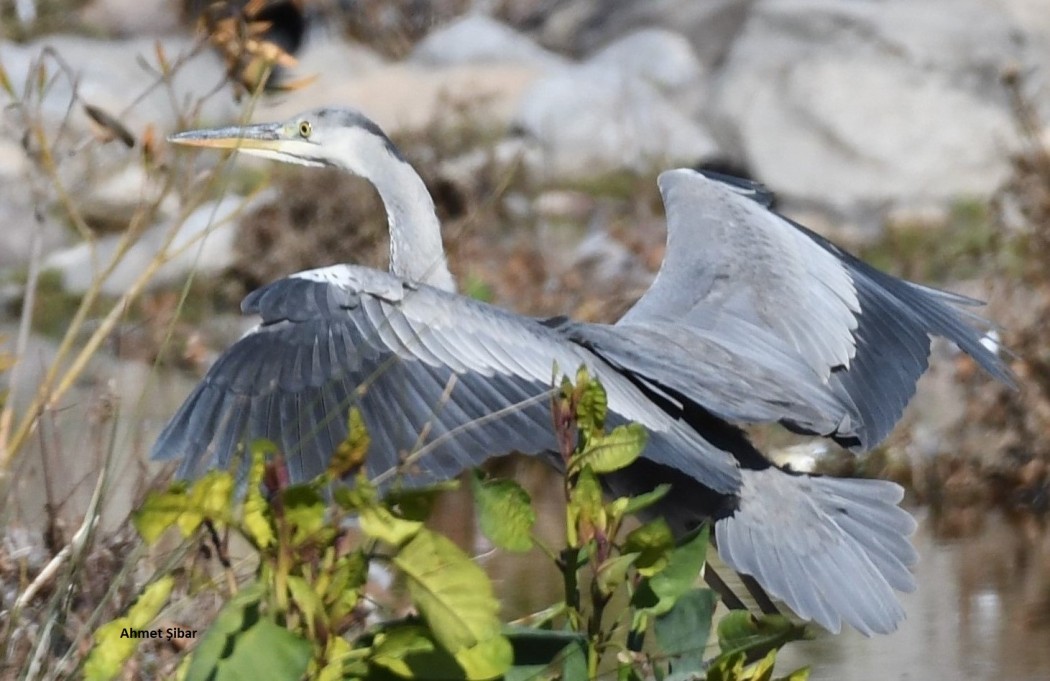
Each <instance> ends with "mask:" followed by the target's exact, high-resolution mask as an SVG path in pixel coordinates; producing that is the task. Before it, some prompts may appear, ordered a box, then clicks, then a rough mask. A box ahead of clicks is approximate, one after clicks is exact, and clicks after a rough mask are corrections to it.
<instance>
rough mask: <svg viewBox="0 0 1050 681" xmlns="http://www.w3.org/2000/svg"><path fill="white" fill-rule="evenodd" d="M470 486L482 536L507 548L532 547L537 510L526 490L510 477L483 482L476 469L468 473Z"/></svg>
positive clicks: (515, 549)
mask: <svg viewBox="0 0 1050 681" xmlns="http://www.w3.org/2000/svg"><path fill="white" fill-rule="evenodd" d="M470 487H471V490H473V492H474V505H475V508H476V509H477V516H478V522H479V524H480V525H481V531H482V532H483V533H484V535H485V536H486V537H488V538H489V540H490V541H492V543H493V544H495V545H496V546H497V547H499V548H501V549H504V550H507V551H528V550H529V549H531V548H532V527H533V525H535V524H536V512H535V511H534V510H533V509H532V500H531V499H530V498H529V493H528V492H526V491H525V490H524V489H522V487H521V485H519V484H518V483H516V482H514V481H513V480H489V481H484V480H482V478H481V473H480V472H479V471H477V470H476V469H475V470H474V472H473V474H472V475H471V476H470Z"/></svg>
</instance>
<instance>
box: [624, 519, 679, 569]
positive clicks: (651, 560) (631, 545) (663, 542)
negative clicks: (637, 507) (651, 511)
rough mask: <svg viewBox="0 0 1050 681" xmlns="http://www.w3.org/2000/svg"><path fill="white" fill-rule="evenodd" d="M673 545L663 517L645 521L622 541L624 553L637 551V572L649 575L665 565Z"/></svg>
mask: <svg viewBox="0 0 1050 681" xmlns="http://www.w3.org/2000/svg"><path fill="white" fill-rule="evenodd" d="M674 548H675V546H674V535H672V534H671V528H670V527H669V526H668V525H667V521H666V520H664V519H663V518H657V519H656V520H654V521H652V522H649V523H646V524H645V525H642V526H641V527H638V528H636V529H634V530H632V531H631V533H630V534H628V535H627V539H626V540H625V541H624V547H623V550H624V552H625V553H637V554H638V560H637V561H635V567H636V568H637V569H638V574H640V575H642V576H644V577H651V576H652V575H654V574H656V573H657V572H659V571H661V570H663V569H664V567H666V566H667V562H668V558H669V556H670V553H671V551H672V550H673V549H674Z"/></svg>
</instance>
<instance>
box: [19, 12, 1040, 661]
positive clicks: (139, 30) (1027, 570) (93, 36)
mask: <svg viewBox="0 0 1050 681" xmlns="http://www.w3.org/2000/svg"><path fill="white" fill-rule="evenodd" d="M260 90H264V91H262V92H260ZM0 105H2V113H0V388H2V390H3V392H2V393H0V406H2V412H0V456H2V461H0V465H2V468H0V471H2V472H0V475H2V478H0V494H2V497H0V517H2V518H3V524H2V527H3V529H2V530H0V535H2V537H0V599H2V601H0V609H3V608H7V607H9V603H11V602H12V600H13V598H14V597H15V596H16V595H17V593H18V592H19V590H20V589H21V588H22V587H23V586H24V583H25V579H26V575H34V574H36V573H37V572H38V571H39V570H40V569H41V567H42V566H43V565H44V564H46V563H47V562H48V560H50V559H51V557H52V556H53V555H54V554H55V553H56V552H57V551H58V550H59V549H60V548H61V547H63V546H65V545H66V544H67V543H68V542H69V540H70V538H71V536H72V535H73V533H74V532H75V531H76V529H77V528H78V527H79V526H80V525H81V523H82V521H83V518H84V515H85V513H86V512H88V510H89V509H91V508H94V506H93V504H95V506H97V507H98V508H97V510H98V511H99V512H100V513H101V517H102V524H101V529H100V532H99V539H98V541H97V544H96V548H95V550H94V552H93V553H92V554H91V555H90V558H89V560H90V561H91V563H90V564H91V566H92V567H93V568H94V569H93V570H91V571H90V573H89V574H88V575H86V576H85V584H84V585H83V588H82V592H83V593H82V594H81V595H80V598H82V599H83V601H84V603H85V607H88V606H89V605H90V604H91V603H92V602H93V599H98V598H101V594H102V593H104V592H105V590H106V588H107V586H108V584H109V582H110V576H111V575H112V574H113V572H114V571H115V570H116V569H117V567H118V566H119V565H120V563H121V560H122V556H123V555H124V552H125V551H126V550H127V547H128V546H130V545H131V542H132V541H133V540H132V535H131V532H130V531H129V530H128V529H127V524H126V522H125V519H126V517H127V514H128V512H129V511H130V510H131V509H132V508H133V507H134V506H135V504H136V503H137V502H138V500H140V499H141V498H142V495H143V494H144V493H145V491H146V490H148V489H150V487H151V486H152V485H156V484H158V481H161V482H163V481H165V480H167V478H168V476H169V475H170V473H169V472H168V471H165V470H162V469H161V468H160V467H157V466H155V465H153V464H150V463H148V462H147V461H146V454H147V452H148V450H149V447H150V446H151V444H152V442H153V440H154V438H155V437H156V434H157V433H158V432H159V430H160V428H161V427H162V426H163V425H164V423H165V421H166V419H167V418H168V417H169V416H170V415H171V414H172V413H173V412H174V411H175V409H176V408H177V406H178V405H179V404H180V403H181V401H182V399H183V398H184V397H185V395H186V394H187V393H188V392H189V390H190V388H191V387H192V386H193V385H194V383H195V382H196V381H197V380H198V379H199V378H200V376H201V375H202V374H203V372H204V371H205V369H206V368H207V366H208V365H209V363H210V362H211V361H213V360H214V358H215V357H216V356H217V353H219V352H221V351H222V350H223V349H224V348H225V347H226V346H227V345H228V344H229V343H230V342H232V341H233V340H235V339H236V338H237V337H238V336H239V335H240V334H241V333H243V332H244V330H246V329H247V328H248V327H249V326H250V325H251V324H253V321H252V320H250V319H243V318H241V317H240V316H239V314H238V312H237V309H238V308H237V305H238V302H239V300H240V298H241V297H242V296H243V295H244V294H245V293H246V292H248V291H250V290H252V289H253V288H255V287H257V286H259V285H261V284H263V283H266V282H268V281H271V280H273V279H275V278H278V277H280V276H283V275H287V274H289V273H292V272H295V271H298V270H302V269H307V268H311V267H319V266H323V265H328V264H333V263H337V262H355V263H360V264H368V265H373V266H376V267H381V268H385V267H386V259H387V248H388V246H387V242H386V220H385V216H384V213H383V209H382V206H381V204H380V202H379V200H378V197H376V196H375V195H374V194H373V192H372V190H371V188H370V187H368V186H367V184H366V183H365V182H364V181H361V180H356V179H354V178H349V177H345V176H343V175H341V174H339V173H337V172H334V171H331V172H330V171H323V170H322V171H318V170H312V169H297V168H288V167H275V166H273V165H269V164H266V163H262V162H260V163H253V162H251V160H250V159H242V160H239V161H238V162H237V163H236V164H235V165H234V164H229V163H227V162H226V161H224V160H222V159H221V158H220V157H219V155H218V154H203V155H200V156H197V155H195V154H183V153H180V154H178V155H176V153H175V151H174V149H172V148H171V147H169V146H168V145H167V143H166V142H165V141H164V138H165V136H166V135H168V134H169V133H171V132H174V131H176V130H180V129H186V128H189V127H199V126H203V125H220V124H226V123H232V122H234V121H236V120H239V119H244V118H250V119H252V120H260V121H262V120H275V119H279V118H284V117H287V116H290V115H292V114H295V113H297V112H299V111H302V110H304V109H307V108H310V107H314V106H321V105H337V106H352V107H356V108H358V109H360V110H361V111H363V112H364V113H365V114H366V115H368V116H369V117H371V118H373V119H374V120H375V121H376V122H378V123H379V124H380V125H381V126H382V127H383V128H384V129H385V130H386V131H387V132H388V133H389V134H390V135H391V137H392V138H393V139H394V141H395V142H396V143H397V144H398V146H399V147H400V148H401V150H402V151H403V152H404V154H405V156H406V157H407V158H408V159H409V160H410V161H411V162H412V163H413V164H414V165H415V166H416V167H417V169H418V170H419V171H420V173H421V174H422V175H423V177H424V179H425V180H426V183H427V185H428V187H429V188H430V190H431V193H432V194H433V195H434V197H435V201H436V203H437V208H438V211H439V215H440V217H441V218H442V221H443V225H444V237H445V243H446V248H447V249H448V251H449V260H450V265H451V268H452V270H453V272H454V274H455V275H456V277H457V279H458V281H459V282H461V287H462V288H463V293H465V294H468V295H472V296H475V297H477V298H480V299H483V300H486V301H490V302H493V303H495V304H498V305H501V306H505V307H507V308H510V309H513V310H515V311H517V312H521V313H525V314H533V315H554V314H568V315H571V316H573V317H576V318H578V319H583V320H591V321H613V320H615V319H617V318H618V317H619V315H620V314H621V313H622V312H623V311H624V310H625V309H627V307H629V306H630V304H631V303H632V302H633V301H634V300H635V299H637V297H638V296H640V295H641V293H642V291H644V290H645V288H646V287H647V286H648V284H649V282H650V281H651V279H652V276H653V274H654V273H655V271H656V269H657V268H658V266H659V264H660V262H661V260H662V257H663V249H664V237H665V232H664V227H663V219H662V207H661V204H660V200H659V193H658V192H657V189H656V183H655V178H656V175H657V174H658V173H659V172H660V171H661V170H662V169H665V168H668V167H674V166H682V165H688V166H703V167H708V168H714V169H719V170H723V171H726V172H730V173H733V174H737V175H743V176H747V177H752V178H754V179H757V180H759V181H761V182H763V183H765V184H766V185H767V186H768V187H769V188H770V189H771V190H773V191H774V192H776V194H777V196H778V205H777V207H778V210H779V211H781V212H783V213H785V214H787V215H789V216H790V217H792V218H794V219H796V220H797V221H799V222H801V223H803V224H805V225H807V226H809V227H811V228H813V229H815V230H816V231H818V232H820V233H821V234H823V235H825V236H827V237H829V238H831V239H833V240H834V241H836V242H837V243H838V244H840V245H842V246H844V247H846V248H848V249H849V250H851V251H853V252H854V253H856V254H858V255H860V256H861V257H863V258H864V259H866V260H867V261H869V262H871V263H873V264H875V265H877V266H879V267H881V268H883V269H885V270H887V271H889V272H891V273H894V274H897V275H900V276H904V277H907V278H910V279H913V280H916V281H919V282H922V283H926V284H931V285H935V286H939V287H943V288H947V289H949V290H952V291H956V292H960V293H964V294H966V295H970V296H973V297H975V298H978V299H981V300H986V301H988V305H987V307H985V308H984V309H983V312H982V313H983V314H985V315H986V316H987V317H989V318H990V319H992V320H994V321H995V322H996V323H997V324H998V325H999V331H998V334H997V337H996V338H994V339H989V342H995V343H1001V344H1002V347H1003V348H1004V350H1003V352H1004V353H1006V356H1007V357H1008V359H1009V363H1010V365H1011V367H1012V369H1013V370H1014V372H1015V373H1016V374H1017V376H1018V380H1019V384H1020V388H1019V390H1017V391H1013V390H1010V389H1008V388H1005V387H1003V386H1000V385H995V384H992V383H991V382H990V381H989V379H987V378H986V377H985V376H983V375H982V374H980V372H979V370H978V369H976V367H975V366H974V365H973V364H972V363H971V362H970V361H969V360H968V359H967V358H965V357H962V356H959V355H957V354H956V353H955V352H954V349H953V348H951V347H946V346H942V345H938V344H935V345H934V353H933V358H932V360H931V369H930V371H929V373H928V374H927V375H926V377H924V379H923V380H922V382H921V383H920V386H919V391H918V394H917V396H916V398H915V399H914V400H913V402H912V404H911V406H910V408H909V410H908V412H907V413H906V415H905V418H904V420H903V422H902V424H901V425H900V426H899V427H898V428H897V430H896V431H895V433H894V434H893V436H891V438H890V439H889V440H888V441H887V442H886V443H885V444H884V446H882V447H880V448H879V449H878V450H876V451H875V452H873V453H872V454H871V455H870V456H868V457H866V458H864V459H856V458H854V457H852V456H848V455H846V454H844V453H841V452H837V451H834V448H833V447H832V446H827V445H824V444H821V445H820V446H814V445H812V444H810V443H807V442H805V441H800V440H798V439H797V438H792V437H788V436H787V435H785V434H784V433H781V432H777V431H774V430H759V431H756V432H755V434H754V436H755V438H756V440H757V441H758V442H759V444H760V446H761V448H763V450H764V451H767V452H769V453H770V454H771V455H772V456H774V457H776V458H777V459H778V460H780V461H790V462H791V463H792V464H793V465H795V466H796V467H800V466H809V467H812V468H814V469H816V470H820V471H824V472H832V473H842V474H853V475H868V476H880V477H888V478H891V479H895V480H897V481H899V482H901V483H902V484H904V485H905V487H906V488H907V489H908V500H907V504H908V505H909V507H910V508H911V509H912V510H913V511H914V512H915V513H916V515H917V516H918V517H919V518H920V520H921V524H920V530H919V533H918V535H917V536H916V538H915V541H916V544H917V547H918V549H919V552H920V555H921V562H920V564H919V565H918V567H917V569H916V571H917V576H918V582H919V590H918V591H917V592H916V593H914V594H911V595H907V596H905V598H904V602H905V607H906V609H907V611H908V620H907V622H905V624H904V625H903V627H902V628H901V630H900V631H898V632H897V633H896V634H894V635H892V636H885V637H880V638H876V639H870V640H868V639H864V638H863V637H861V636H859V635H856V634H855V633H853V632H847V633H846V634H843V635H840V636H835V637H831V636H826V637H821V638H818V639H817V640H815V641H811V642H806V643H802V644H793V645H792V646H789V647H788V648H787V649H786V650H785V651H784V653H783V654H782V656H781V657H782V663H783V664H784V668H785V669H787V668H795V667H797V666H799V665H801V664H812V665H813V667H814V673H813V677H812V678H814V679H828V680H832V679H842V680H851V679H874V678H879V679H912V678H914V679H919V678H922V679H934V680H941V679H944V680H948V679H959V678H967V679H1002V680H1008V681H1022V680H1032V681H1034V680H1036V679H1040V680H1043V679H1046V678H1050V537H1048V533H1047V527H1046V526H1047V513H1048V510H1050V469H1048V466H1050V4H1048V3H1047V1H1046V0H751V1H747V0H633V1H632V0H488V1H486V0H473V1H472V0H390V1H388V2H380V1H378V0H316V1H312V0H288V1H280V2H274V1H269V0H252V1H251V2H247V3H244V2H232V3H227V2H220V3H215V4H209V3H207V2H204V1H203V0H0ZM217 167H218V169H217V170H216V168H217ZM176 251H177V253H176ZM15 358H17V359H18V361H17V362H15V361H14V360H15ZM37 413H39V414H40V418H39V420H34V419H32V418H31V417H32V415H34V414H37ZM27 415H28V416H27ZM107 466H109V467H110V468H109V470H111V471H113V472H114V475H113V476H112V479H111V480H110V481H109V482H107V484H108V487H107V488H106V489H105V494H104V495H103V501H101V502H97V501H94V502H93V493H94V492H95V491H96V489H98V488H97V479H98V474H99V471H100V470H103V469H104V468H106V467H107ZM501 466H502V470H503V472H505V473H508V474H510V473H516V474H517V475H518V476H519V477H520V478H522V479H524V480H526V481H527V482H528V486H529V487H530V489H531V490H532V492H533V494H534V498H535V499H536V500H537V504H538V505H539V506H540V507H541V508H543V509H546V510H547V517H548V522H549V524H550V526H551V527H552V528H557V527H559V526H560V523H561V522H562V520H561V511H560V507H559V506H558V504H559V495H560V487H559V486H558V485H552V484H550V482H551V481H550V480H549V479H548V478H547V477H546V476H547V475H548V474H547V473H546V472H544V471H543V470H542V469H539V468H537V467H535V466H532V465H531V462H527V461H522V460H517V459H511V460H508V461H506V462H504V463H502V464H501ZM552 491H553V496H552ZM446 505H447V508H446V509H445V510H446V512H445V513H444V514H443V515H442V517H443V518H444V520H443V521H442V522H443V523H444V524H445V528H444V529H446V530H447V531H448V532H449V533H451V534H452V535H453V536H455V537H457V538H458V539H459V540H460V541H461V542H462V543H463V544H464V545H465V546H468V547H476V548H477V550H478V552H481V551H483V550H484V548H485V547H483V546H481V545H480V544H478V541H479V540H478V539H477V534H476V533H475V532H474V529H473V526H472V524H471V523H472V520H471V516H470V504H469V500H466V501H464V500H463V499H457V498H451V499H449V500H447V501H446ZM552 531H554V530H552ZM540 564H543V561H542V560H535V561H530V560H525V561H522V560H521V559H520V557H510V558H506V557H501V556H494V557H490V558H488V559H487V565H488V566H489V567H490V568H491V570H492V572H493V574H494V575H495V577H496V579H497V586H498V587H499V588H500V589H501V591H502V595H503V597H504V600H505V603H506V605H505V609H506V614H507V615H509V616H515V615H520V614H524V613H527V612H529V611H531V610H534V609H536V608H539V607H543V606H545V605H547V604H548V603H549V602H551V601H552V600H554V599H555V598H556V594H557V593H558V590H559V589H560V585H559V584H558V583H557V581H556V577H557V573H556V572H555V571H554V570H553V568H551V567H550V566H546V565H545V564H544V566H545V567H546V568H548V569H547V570H546V572H543V571H542V570H540V572H541V573H542V574H537V573H536V570H538V569H539V568H537V567H536V566H537V565H540ZM96 582H97V583H96ZM70 626H71V627H72V626H73V625H72V624H71V625H70ZM31 635H32V632H31V631H30V632H27V633H26V636H30V637H31Z"/></svg>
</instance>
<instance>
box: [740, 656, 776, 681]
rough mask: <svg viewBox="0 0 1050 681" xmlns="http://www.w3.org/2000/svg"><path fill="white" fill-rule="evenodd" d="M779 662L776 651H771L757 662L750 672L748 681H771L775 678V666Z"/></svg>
mask: <svg viewBox="0 0 1050 681" xmlns="http://www.w3.org/2000/svg"><path fill="white" fill-rule="evenodd" d="M776 662H777V651H776V649H773V650H770V651H769V652H768V653H766V656H765V657H763V658H762V659H761V660H759V661H758V662H756V663H755V664H753V665H752V666H751V668H750V669H749V670H748V675H747V678H748V681H771V680H772V678H773V665H774V664H776Z"/></svg>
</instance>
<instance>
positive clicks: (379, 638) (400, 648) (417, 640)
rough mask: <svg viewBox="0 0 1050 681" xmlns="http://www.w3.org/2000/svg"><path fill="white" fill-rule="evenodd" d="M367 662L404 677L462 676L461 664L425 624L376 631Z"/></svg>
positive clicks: (438, 677) (436, 677) (455, 677)
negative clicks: (437, 640)
mask: <svg viewBox="0 0 1050 681" xmlns="http://www.w3.org/2000/svg"><path fill="white" fill-rule="evenodd" d="M368 661H369V663H371V664H373V665H376V666H378V667H382V668H384V669H387V670H389V671H391V672H393V673H394V674H397V675H398V676H400V677H403V678H406V679H463V678H465V677H466V675H465V674H464V672H463V670H462V668H461V667H460V666H459V664H457V663H456V660H455V658H453V657H452V656H451V655H450V654H449V653H448V651H446V650H444V649H442V648H441V647H440V646H439V645H438V644H437V642H436V641H435V640H434V638H433V637H432V636H431V633H430V632H429V631H428V630H427V628H426V627H423V626H420V625H417V624H409V625H397V626H393V627H391V628H389V629H387V630H385V631H383V632H381V633H379V634H377V635H376V638H375V642H374V643H373V644H372V654H371V656H370V657H369V658H368Z"/></svg>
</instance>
